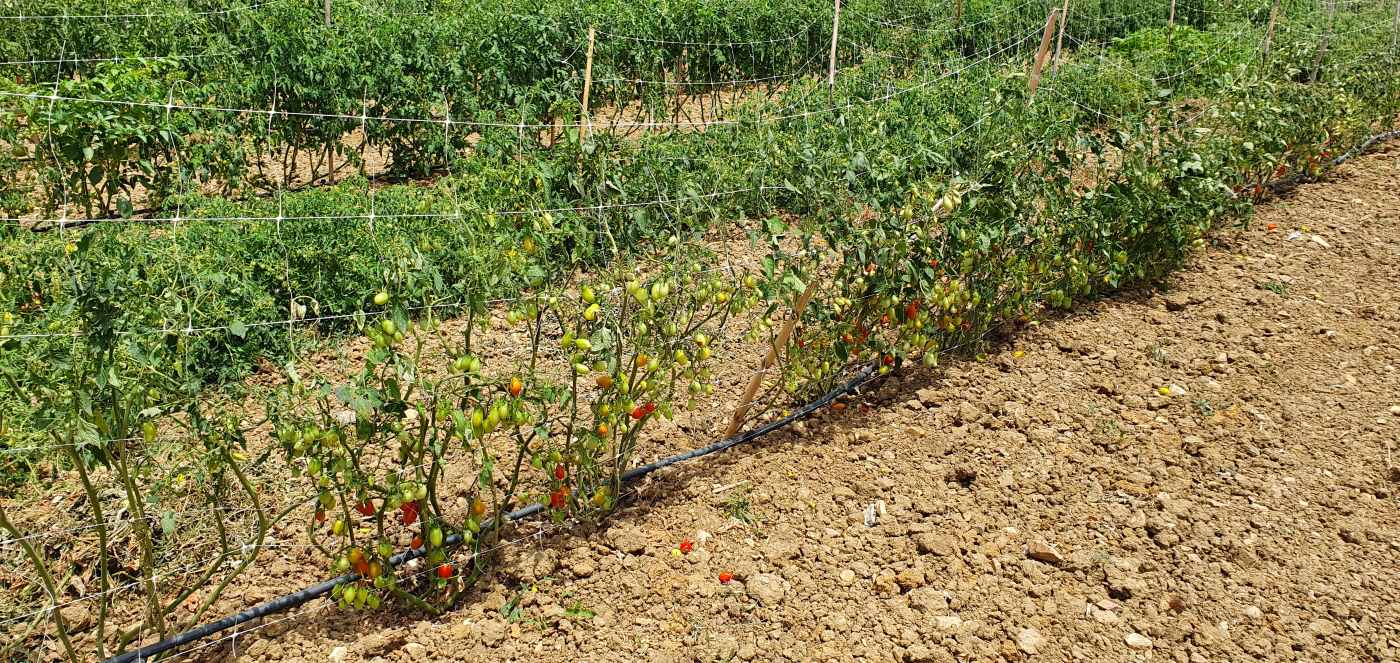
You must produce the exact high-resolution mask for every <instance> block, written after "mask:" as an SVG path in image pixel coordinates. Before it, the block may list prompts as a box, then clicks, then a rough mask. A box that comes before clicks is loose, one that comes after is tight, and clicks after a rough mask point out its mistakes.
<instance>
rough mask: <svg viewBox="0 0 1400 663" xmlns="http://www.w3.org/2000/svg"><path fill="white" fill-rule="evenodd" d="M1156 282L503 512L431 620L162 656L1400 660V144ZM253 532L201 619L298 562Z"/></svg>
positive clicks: (287, 621)
mask: <svg viewBox="0 0 1400 663" xmlns="http://www.w3.org/2000/svg"><path fill="white" fill-rule="evenodd" d="M1169 286H1170V287H1169V289H1168V290H1167V291H1165V292H1160V293H1149V292H1139V293H1130V294H1125V295H1123V296H1121V297H1118V298H1116V299H1112V300H1108V301H1103V302H1100V303H1097V304H1094V305H1091V306H1088V307H1085V308H1084V309H1082V310H1080V311H1078V312H1076V313H1075V314H1073V315H1071V316H1069V317H1065V318H1062V319H1055V320H1049V321H1046V322H1044V323H1043V324H1041V325H1040V326H1038V327H1035V328H1031V329H1029V330H1027V331H1025V332H1022V333H1020V334H1018V335H1017V336H1015V337H1013V338H1009V339H1006V340H1005V342H1004V344H1003V345H1001V346H998V347H996V348H994V349H993V350H991V351H989V353H988V357H987V361H985V362H981V363H978V362H972V361H960V362H955V363H953V364H952V365H949V366H947V367H946V368H944V369H940V370H938V371H936V372H929V371H913V372H908V373H904V374H900V375H898V376H897V377H896V378H895V379H893V380H890V381H888V382H886V383H885V384H883V385H880V386H879V387H876V388H873V389H871V390H868V391H867V392H866V393H864V394H862V395H861V396H860V398H857V399H853V400H852V401H851V402H850V404H851V407H849V408H847V409H846V410H845V411H842V412H835V411H827V412H825V413H823V414H821V415H819V416H818V417H816V418H814V419H812V420H809V421H807V422H805V423H804V424H800V425H799V426H796V427H793V428H791V429H788V430H785V431H783V432H780V433H777V434H774V435H771V436H769V437H766V438H763V439H761V440H760V441H758V442H755V443H753V444H751V445H748V446H745V447H742V448H739V449H736V450H733V451H730V452H726V453H723V454H720V455H716V456H710V457H707V458H704V459H702V460H699V461H696V462H692V463H689V464H687V465H684V466H681V467H679V468H676V469H673V470H668V471H665V472H663V473H661V474H660V475H659V476H657V477H656V478H655V479H653V480H650V481H648V482H647V483H646V484H645V485H644V486H642V487H641V490H640V492H639V494H638V495H636V497H635V499H634V500H633V501H632V502H631V503H630V504H629V505H628V506H627V507H625V508H623V509H621V510H620V511H619V512H618V513H617V514H616V515H615V516H614V517H613V518H612V520H611V521H610V523H609V526H608V527H606V528H604V529H602V530H593V531H590V530H587V529H584V528H579V527H572V528H568V527H556V526H547V527H545V530H544V533H543V535H538V536H537V535H535V534H536V532H537V531H538V530H537V529H536V526H526V527H522V528H520V529H519V530H517V531H515V532H513V533H511V534H510V536H509V537H508V538H507V539H506V542H505V543H504V544H503V547H502V550H501V551H500V552H501V556H502V560H501V562H502V565H501V569H500V571H499V572H498V573H497V574H496V575H495V576H493V577H491V578H489V579H488V582H485V583H483V585H482V591H481V593H480V594H478V595H475V596H473V597H471V598H470V599H469V600H468V601H467V602H466V603H465V605H464V606H463V607H462V608H460V609H459V610H457V611H455V612H452V613H450V614H447V615H444V616H442V617H438V618H423V617H422V616H420V615H416V614H409V613H397V612H392V611H384V612H379V613H371V614H362V613H346V612H341V611H339V610H337V609H336V608H334V607H332V606H330V605H329V604H327V603H325V602H319V601H318V602H313V603H311V604H309V605H307V606H306V607H304V608H301V609H299V610H296V611H293V612H290V613H285V614H282V615H278V616H275V617H271V618H268V619H267V620H266V621H264V622H260V623H259V622H254V623H250V624H246V625H244V626H243V627H242V629H243V631H245V632H244V633H243V634H241V635H239V636H237V637H225V638H224V639H221V640H214V641H206V642H205V643H203V644H202V645H201V648H199V649H197V650H193V651H189V652H187V653H186V654H183V655H181V656H179V657H177V658H176V659H174V660H208V661H224V660H240V661H301V662H306V663H312V662H315V663H320V662H323V661H329V662H331V663H338V662H354V661H418V660H531V661H540V660H543V661H574V660H605V661H635V660H662V661H671V660H676V661H691V660H695V661H725V660H745V661H748V660H755V661H770V660H802V661H808V660H812V661H815V660H833V661H856V660H862V661H864V660H869V661H953V660H959V661H969V660H975V661H987V660H998V659H1003V658H1004V659H1012V660H1021V659H1026V658H1029V659H1031V660H1037V659H1043V660H1052V661H1057V660H1071V659H1074V660H1095V661H1100V660H1102V661H1136V660H1148V659H1149V658H1155V659H1168V660H1181V661H1221V660H1344V661H1353V660H1355V661H1392V660H1400V605H1397V604H1400V511H1398V510H1397V497H1396V495H1397V492H1400V465H1397V463H1400V459H1395V458H1392V454H1393V453H1395V452H1396V451H1400V372H1397V370H1396V365H1397V364H1400V341H1397V333H1400V294H1397V293H1400V145H1394V144H1392V145H1391V146H1390V147H1389V148H1387V149H1386V150H1383V151H1381V152H1378V153H1376V154H1373V155H1370V156H1367V157H1363V158H1361V159H1358V160H1356V161H1354V162H1351V163H1349V164H1348V165H1346V166H1345V167H1343V168H1342V169H1341V171H1340V173H1339V174H1338V176H1337V178H1336V179H1335V180H1334V181H1331V182H1327V183H1322V184H1313V185H1307V186H1305V187H1303V188H1301V189H1299V190H1297V191H1295V192H1293V193H1292V194H1290V195H1289V196H1287V197H1286V198H1285V199H1283V200H1281V201H1277V202H1274V203H1271V204H1269V205H1267V206H1265V207H1264V208H1262V209H1261V210H1260V212H1259V214H1258V215H1257V217H1256V218H1255V219H1254V220H1253V221H1252V222H1251V224H1250V226H1249V228H1248V229H1246V230H1242V231H1225V232H1222V233H1219V234H1218V235H1217V236H1216V237H1215V238H1214V241H1213V243H1212V245H1211V246H1210V247H1209V248H1208V249H1207V250H1205V251H1204V252H1202V253H1201V254H1200V255H1198V256H1197V258H1196V260H1195V261H1194V264H1192V265H1190V266H1189V267H1188V269H1186V270H1185V271H1183V272H1182V273H1181V274H1180V275H1179V277H1178V278H1177V279H1175V280H1174V281H1173V282H1172V283H1170V284H1169ZM750 363H752V362H750ZM751 368H752V367H751V366H749V367H748V368H747V369H746V370H751ZM733 372H734V373H735V375H736V376H737V375H740V374H742V373H744V371H742V370H739V369H735V371H733ZM736 379H737V378H736ZM1163 390H1165V393H1164V391H1163ZM719 396H720V398H718V399H717V401H716V403H719V402H720V401H725V402H727V401H728V400H730V399H732V398H733V396H734V395H733V394H729V395H727V396H726V395H719ZM715 407H718V405H716V406H715ZM723 414H724V413H723V412H721V411H719V410H716V411H715V412H702V413H699V414H698V415H696V416H697V417H699V418H700V419H703V420H705V425H697V426H696V428H697V429H700V428H707V427H708V424H710V423H713V422H711V421H709V420H711V419H715V418H716V417H722V416H723ZM696 423H697V424H699V423H700V422H699V421H697V422H696ZM685 430H686V429H685V427H683V426H682V427H680V428H678V429H677V431H676V437H677V439H683V437H682V435H683V433H684V432H685ZM694 432H695V434H696V435H697V436H700V435H702V434H703V432H702V431H700V430H696V431H694ZM689 444H690V442H685V443H684V444H680V443H675V444H665V443H662V444H661V446H660V447H659V448H660V449H664V450H668V451H669V450H672V448H673V447H674V448H680V447H682V446H688V445H689ZM867 512H868V513H869V515H867ZM736 516H737V518H736ZM870 520H874V521H875V522H873V524H867V523H868V521H870ZM566 529H567V530H568V531H567V532H566V531H565V530H566ZM684 539H690V540H692V541H693V542H694V549H693V550H692V551H691V552H690V554H688V555H681V554H680V553H679V552H678V551H675V550H674V549H675V548H676V547H677V545H678V544H679V543H680V542H681V541H682V540H684ZM277 540H278V541H279V542H281V543H282V544H283V545H285V546H287V548H288V549H287V550H282V551H279V550H276V549H274V550H272V551H271V552H272V553H273V554H272V555H271V556H270V558H269V561H268V563H267V564H261V563H260V564H259V565H258V566H257V567H256V568H255V569H253V570H251V572H250V574H249V576H247V577H246V578H240V579H239V582H238V583H237V586H236V587H235V588H234V589H235V591H233V592H232V593H231V594H230V595H229V596H228V597H227V598H226V600H225V601H222V602H221V604H220V606H219V607H220V608H221V610H219V611H218V612H221V613H222V612H229V611H232V610H236V609H238V608H240V607H243V606H246V605H250V604H252V603H254V602H256V601H259V600H265V599H268V598H272V597H273V596H276V595H278V594H280V593H283V592H286V591H288V590H289V589H291V588H294V587H299V586H302V585H304V584H307V582H308V581H309V580H311V579H315V578H318V577H320V576H321V575H322V574H323V573H324V565H323V564H322V563H320V562H318V561H317V560H316V556H315V555H314V554H312V552H311V551H306V550H304V549H303V547H302V546H297V545H296V543H299V542H300V541H299V539H296V537H295V534H294V533H288V534H286V536H279V537H278V538H277ZM274 557H275V558H276V559H272V558H274ZM722 572H729V573H732V574H733V576H734V579H733V581H731V582H729V583H722V582H721V581H720V574H721V573H722ZM223 608H228V609H227V610H224V609H223ZM55 651H56V650H55Z"/></svg>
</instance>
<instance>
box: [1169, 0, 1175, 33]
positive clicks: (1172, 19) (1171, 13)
mask: <svg viewBox="0 0 1400 663" xmlns="http://www.w3.org/2000/svg"><path fill="white" fill-rule="evenodd" d="M1175 25H1176V0H1172V8H1171V10H1170V11H1168V13H1167V35H1168V37H1167V38H1168V39H1170V38H1171V37H1170V35H1171V31H1172V28H1173V27H1174V26H1175Z"/></svg>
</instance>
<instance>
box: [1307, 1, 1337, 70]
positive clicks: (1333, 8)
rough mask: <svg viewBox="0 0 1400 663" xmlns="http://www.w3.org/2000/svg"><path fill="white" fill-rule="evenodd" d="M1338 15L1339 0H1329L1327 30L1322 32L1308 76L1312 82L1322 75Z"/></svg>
mask: <svg viewBox="0 0 1400 663" xmlns="http://www.w3.org/2000/svg"><path fill="white" fill-rule="evenodd" d="M1336 16H1337V0H1328V2H1327V31H1326V32H1323V33H1322V36H1321V37H1320V38H1319V41H1318V43H1317V57H1314V58H1313V68H1312V74H1311V75H1309V76H1308V82H1310V83H1316V82H1317V79H1318V77H1319V76H1321V75H1322V60H1323V58H1324V57H1326V56H1327V43H1328V42H1330V41H1331V40H1332V27H1333V24H1334V23H1336V21H1335V20H1334V19H1335V18H1336Z"/></svg>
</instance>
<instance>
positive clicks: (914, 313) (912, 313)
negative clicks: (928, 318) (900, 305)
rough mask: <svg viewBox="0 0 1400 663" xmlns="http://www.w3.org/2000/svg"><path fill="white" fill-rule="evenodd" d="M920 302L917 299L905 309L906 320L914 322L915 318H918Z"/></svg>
mask: <svg viewBox="0 0 1400 663" xmlns="http://www.w3.org/2000/svg"><path fill="white" fill-rule="evenodd" d="M919 301H920V300H917V299H916V300H914V301H912V302H909V305H907V306H905V307H904V318H905V319H906V320H913V319H914V318H916V317H918V315H919Z"/></svg>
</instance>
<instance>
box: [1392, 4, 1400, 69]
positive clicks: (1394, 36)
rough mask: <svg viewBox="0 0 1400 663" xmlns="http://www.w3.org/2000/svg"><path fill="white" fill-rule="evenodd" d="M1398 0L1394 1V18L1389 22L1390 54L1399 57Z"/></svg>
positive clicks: (1399, 10)
mask: <svg viewBox="0 0 1400 663" xmlns="http://www.w3.org/2000/svg"><path fill="white" fill-rule="evenodd" d="M1397 46H1400V0H1396V18H1394V20H1393V21H1392V22H1390V53H1392V55H1400V48H1397Z"/></svg>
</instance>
